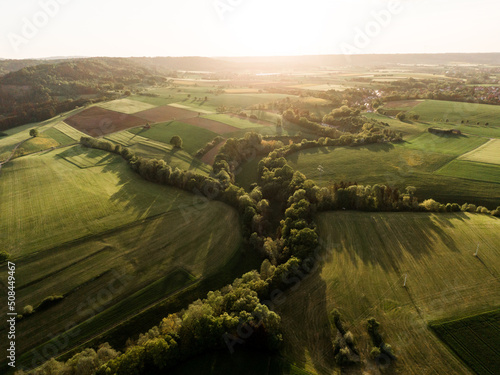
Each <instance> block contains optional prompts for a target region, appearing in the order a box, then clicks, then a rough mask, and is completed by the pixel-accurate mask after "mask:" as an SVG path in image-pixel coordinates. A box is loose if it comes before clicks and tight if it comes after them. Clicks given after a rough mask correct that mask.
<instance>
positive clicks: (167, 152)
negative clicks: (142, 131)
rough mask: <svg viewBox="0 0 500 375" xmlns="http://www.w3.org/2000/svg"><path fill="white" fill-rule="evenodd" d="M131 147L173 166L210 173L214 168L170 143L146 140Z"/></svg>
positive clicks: (145, 155) (200, 172) (138, 152)
mask: <svg viewBox="0 0 500 375" xmlns="http://www.w3.org/2000/svg"><path fill="white" fill-rule="evenodd" d="M130 149H131V150H132V151H134V152H135V154H136V155H138V156H143V157H145V158H153V159H161V160H165V162H166V163H167V164H168V165H170V166H171V167H172V168H175V167H177V168H179V169H180V170H190V171H193V172H196V173H199V174H203V175H208V174H209V173H210V172H211V170H212V168H211V167H210V166H208V165H206V164H204V163H203V162H202V161H201V160H199V159H196V158H194V157H193V156H192V155H190V154H188V153H187V152H186V151H183V150H177V149H174V148H173V147H172V146H170V145H166V144H164V143H161V142H156V141H153V140H149V139H147V140H145V141H141V142H139V143H135V144H133V145H132V146H130Z"/></svg>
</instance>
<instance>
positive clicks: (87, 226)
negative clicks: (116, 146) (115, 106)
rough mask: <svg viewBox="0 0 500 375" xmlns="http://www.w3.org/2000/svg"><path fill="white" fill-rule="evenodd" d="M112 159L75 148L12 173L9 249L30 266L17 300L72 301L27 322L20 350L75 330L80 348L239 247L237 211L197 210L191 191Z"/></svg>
mask: <svg viewBox="0 0 500 375" xmlns="http://www.w3.org/2000/svg"><path fill="white" fill-rule="evenodd" d="M76 147H77V148H79V146H76ZM94 152H96V153H95V154H94ZM105 154H106V153H104V152H100V151H99V150H87V149H79V150H74V148H66V149H63V150H54V151H51V152H46V153H42V154H37V155H32V156H27V157H23V158H19V159H15V160H14V161H12V162H11V163H9V164H7V165H6V166H5V167H4V168H3V171H2V178H1V179H0V194H1V196H2V197H3V200H2V212H3V213H5V214H3V215H1V217H0V231H1V232H2V233H3V239H2V244H3V249H4V250H6V251H8V252H9V253H11V255H12V258H13V260H14V261H15V262H16V263H20V264H21V263H22V264H23V267H19V270H18V271H17V272H18V274H17V276H18V277H19V282H18V284H17V285H16V287H17V303H18V305H19V306H20V309H21V311H22V308H23V307H24V306H27V305H31V306H33V307H35V310H36V307H37V306H38V304H39V303H40V302H41V301H42V300H43V299H44V298H46V297H48V296H52V295H62V296H64V298H63V300H61V301H60V302H58V303H57V304H55V305H54V306H52V307H50V308H48V309H46V310H45V309H44V310H40V311H36V312H35V313H34V314H33V315H31V316H29V317H27V318H25V319H23V320H22V321H20V322H19V323H18V324H19V325H18V328H19V335H20V336H19V341H18V342H19V348H18V350H19V353H26V352H27V351H28V350H29V349H32V348H34V347H35V346H38V345H40V344H43V343H44V342H45V341H46V340H48V337H49V336H50V335H58V334H60V333H62V332H64V331H65V327H68V326H70V325H71V326H72V327H74V326H75V324H76V327H75V328H72V329H73V331H71V332H72V335H71V337H72V338H71V344H69V345H70V346H71V345H74V344H77V343H80V342H81V341H82V340H84V339H85V340H86V339H88V338H90V337H91V336H92V335H95V334H97V333H101V332H103V330H105V329H109V328H110V327H111V326H113V325H115V324H117V323H119V322H121V321H122V320H124V319H128V318H129V317H131V316H133V315H134V314H136V313H138V312H140V311H141V310H142V309H144V308H146V307H148V306H150V305H151V304H154V303H156V302H157V301H159V300H161V299H162V298H165V297H167V296H168V295H170V294H171V293H173V292H175V291H176V290H178V289H179V288H182V287H184V286H185V285H189V284H190V283H192V282H193V281H194V280H199V279H200V278H204V277H206V276H208V275H211V274H213V273H214V272H216V271H217V270H218V269H220V268H221V267H223V266H224V265H225V264H226V263H227V262H228V261H229V259H230V258H232V257H233V255H234V254H235V252H236V250H237V249H238V247H239V241H240V230H239V224H238V219H237V214H236V212H235V211H234V210H233V209H231V208H229V207H228V206H226V205H224V204H222V203H219V202H210V203H204V204H203V205H202V206H200V205H196V201H195V200H193V196H192V195H190V194H189V193H186V192H184V191H181V190H178V189H175V188H170V187H165V186H160V185H157V184H153V183H149V182H147V181H145V180H143V179H141V178H140V177H139V176H138V175H137V174H135V173H134V172H132V171H131V170H130V168H129V167H128V166H127V165H126V163H125V162H124V161H122V160H121V159H120V158H119V157H117V156H114V155H110V154H107V158H108V159H107V161H106V162H105V161H104V160H103V159H102V157H103V156H104V155H105ZM85 157H87V158H88V159H89V160H88V162H86V163H85V162H84V159H85ZM66 158H67V159H72V161H74V163H70V162H68V161H67V160H66ZM105 158H106V157H105ZM75 160H76V162H75ZM95 161H98V162H97V164H100V165H96V166H94V167H90V165H91V164H92V163H95ZM77 163H81V164H82V165H83V164H87V165H88V167H87V168H80V167H78V166H76V165H75V164H77ZM75 213H77V214H75ZM220 220H223V222H225V223H227V224H226V225H225V226H220V225H218V223H219V222H220ZM3 278H4V276H2V280H3ZM3 281H5V280H3ZM122 284H123V285H122ZM110 285H112V288H111V287H110ZM2 288H3V287H2ZM93 296H94V297H96V298H97V301H96V300H95V299H94V300H93V301H91V297H93ZM89 301H91V302H89ZM124 306H127V308H124ZM78 327H80V328H78ZM4 329H5V328H2V330H4ZM2 332H3V331H2ZM0 333H1V332H0ZM73 333H75V335H73ZM49 334H50V335H49ZM50 337H53V336H50ZM43 348H44V347H43V346H42V347H41V348H39V352H40V350H43ZM68 349H69V347H68ZM33 355H34V353H30V354H26V355H25V356H24V357H23V358H24V360H27V361H30V356H33ZM43 355H45V354H43Z"/></svg>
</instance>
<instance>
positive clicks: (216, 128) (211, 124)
mask: <svg viewBox="0 0 500 375" xmlns="http://www.w3.org/2000/svg"><path fill="white" fill-rule="evenodd" d="M182 122H184V123H185V124H189V125H193V126H197V127H199V128H202V129H207V130H210V131H211V132H214V133H217V134H226V133H234V132H236V131H238V130H239V129H238V128H235V127H234V126H231V125H227V124H223V123H222V122H219V121H214V120H210V119H207V118H203V117H193V118H189V119H186V120H183V121H182Z"/></svg>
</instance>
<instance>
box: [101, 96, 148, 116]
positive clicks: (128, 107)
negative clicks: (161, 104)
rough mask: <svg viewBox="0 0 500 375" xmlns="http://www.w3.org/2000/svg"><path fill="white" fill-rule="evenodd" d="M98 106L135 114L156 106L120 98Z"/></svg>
mask: <svg viewBox="0 0 500 375" xmlns="http://www.w3.org/2000/svg"><path fill="white" fill-rule="evenodd" d="M97 106H98V107H101V108H104V109H109V110H111V111H116V112H121V113H126V114H133V113H136V112H140V111H145V110H148V109H151V108H154V107H155V106H154V105H152V104H148V103H144V102H140V101H137V100H133V99H118V100H113V101H111V102H106V103H100V104H98V105H97Z"/></svg>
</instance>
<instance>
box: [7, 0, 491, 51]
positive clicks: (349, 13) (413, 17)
mask: <svg viewBox="0 0 500 375" xmlns="http://www.w3.org/2000/svg"><path fill="white" fill-rule="evenodd" d="M44 4H45V5H44ZM0 7H1V9H2V11H1V12H0V25H1V26H0V31H1V34H2V38H1V39H0V57H3V58H11V59H14V58H16V59H19V58H43V57H51V56H89V57H90V56H122V57H127V56H278V55H319V54H341V53H345V50H344V49H343V48H342V45H343V44H349V45H354V46H356V45H355V42H354V40H355V38H356V35H357V34H358V30H362V31H365V30H366V27H367V25H368V24H369V23H370V22H373V21H375V22H378V23H379V24H380V28H377V26H373V25H372V26H371V31H370V30H369V31H368V32H372V33H373V36H372V37H370V41H369V42H367V43H366V45H362V46H361V48H359V51H357V52H356V53H379V54H380V53H443V52H498V50H499V46H498V43H495V40H494V39H495V37H496V36H498V35H500V24H499V22H498V19H497V18H498V17H497V16H498V14H500V3H499V2H498V1H495V0H476V1H472V0H439V1H435V0H401V1H399V0H393V1H392V0H391V1H382V0H356V1H350V0H335V1H331V0H312V1H307V2H306V1H287V0H273V1H266V0H252V1H248V0H237V1H235V0H190V1H185V0H169V1H155V0H145V1H132V0H121V1H119V0H111V1H98V0H88V1H85V2H82V1H74V0H73V1H70V0H65V1H55V0H53V1H51V0H41V1H40V0H27V1H17V2H5V1H4V2H3V3H2V5H0ZM40 12H42V13H45V14H47V15H48V17H45V16H43V15H40V14H41V13H40ZM386 12H390V13H389V16H387V13H386ZM377 17H380V18H379V20H378V18H377ZM29 24H31V25H34V28H33V27H30V26H27V25H29ZM368 27H369V28H370V26H368ZM16 36H19V37H21V38H24V40H22V41H21V40H19V39H16ZM492 39H493V40H492ZM12 40H14V42H12ZM356 47H357V46H356ZM350 53H353V52H350Z"/></svg>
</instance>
